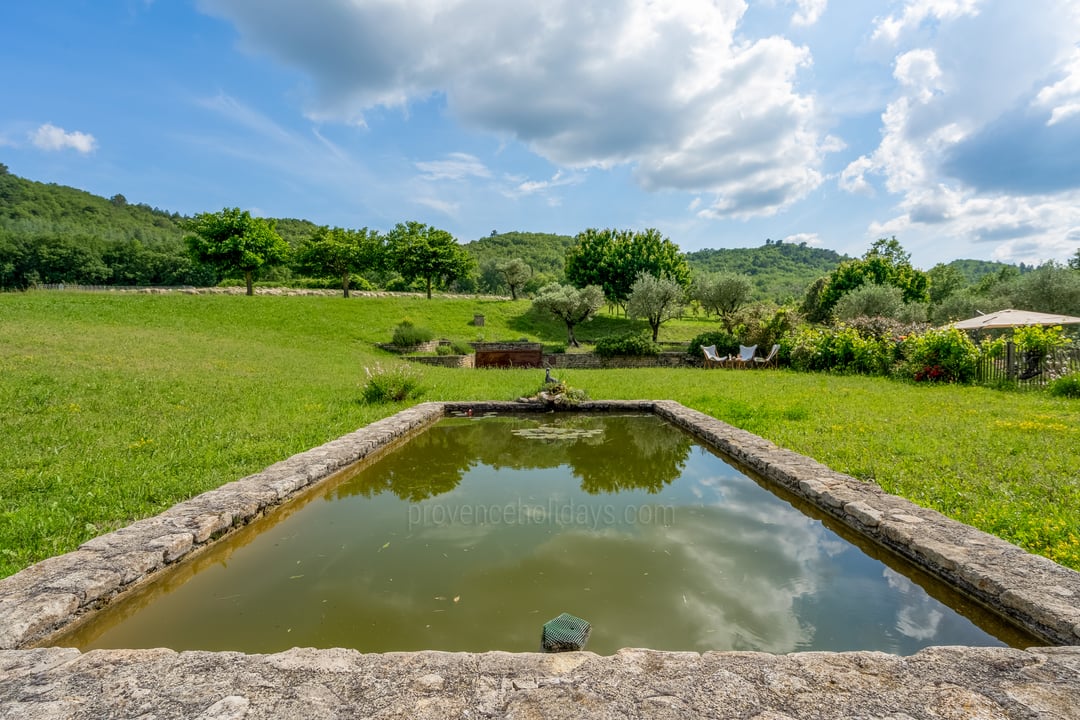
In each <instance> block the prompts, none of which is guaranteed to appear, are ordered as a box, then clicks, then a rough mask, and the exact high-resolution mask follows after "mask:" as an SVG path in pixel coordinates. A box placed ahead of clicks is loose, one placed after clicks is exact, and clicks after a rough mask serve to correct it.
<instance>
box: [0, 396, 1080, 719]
mask: <svg viewBox="0 0 1080 720" xmlns="http://www.w3.org/2000/svg"><path fill="white" fill-rule="evenodd" d="M469 409H471V410H473V412H474V413H475V412H486V411H496V412H510V411H515V412H521V411H526V410H544V411H546V410H549V409H551V408H549V407H547V406H543V405H539V404H535V403H484V402H480V403H424V404H421V405H417V406H415V407H413V408H410V409H408V410H405V411H403V412H401V413H399V414H397V415H395V416H393V417H390V418H386V419H384V420H381V421H378V422H375V423H372V424H371V425H369V426H367V427H364V428H361V429H360V430H357V431H356V432H354V433H350V434H348V435H345V436H343V437H341V438H338V439H337V440H334V441H332V442H329V443H327V444H325V445H323V446H320V447H318V448H314V449H312V450H309V451H307V452H305V453H301V454H299V455H295V456H293V457H291V458H289V459H287V460H284V461H282V462H279V463H276V464H274V465H272V466H270V467H269V468H267V469H266V470H264V471H262V472H260V473H256V474H255V475H251V476H248V477H246V478H243V479H241V480H237V481H235V482H232V483H229V484H227V485H224V486H222V487H220V488H217V489H215V490H211V491H209V492H207V493H203V494H202V495H199V496H197V497H195V498H192V499H191V500H188V501H186V502H183V503H180V504H178V505H176V506H174V507H172V508H170V509H169V510H167V511H166V512H164V513H162V514H160V515H158V516H155V517H152V518H147V519H145V520H141V521H138V522H136V523H134V524H132V525H130V526H128V527H126V528H122V529H120V530H117V531H115V532H112V533H108V534H106V535H102V536H100V537H98V538H95V539H93V540H91V541H89V542H87V543H85V544H83V545H82V546H81V547H80V548H79V549H78V550H76V551H75V552H72V553H68V554H66V555H61V556H58V557H54V558H50V559H48V560H45V561H42V562H40V563H38V564H36V565H33V566H31V567H29V568H26V569H25V570H23V571H21V572H19V573H17V574H15V575H13V576H11V577H8V578H5V579H3V580H0V717H35V718H53V717H55V718H61V717H62V718H70V717H95V718H96V717H113V716H125V717H127V716H131V717H134V716H146V717H150V716H153V717H157V718H173V717H195V716H199V717H203V718H241V717H244V718H256V717H258V718H261V717H298V718H299V717H303V718H324V717H325V718H330V717H353V716H374V717H399V716H405V717H439V718H441V717H449V716H451V715H453V716H459V717H490V716H500V717H502V716H508V715H513V716H523V717H525V716H536V717H541V716H543V717H598V718H600V717H603V718H607V717H648V718H652V717H679V718H682V717H692V716H702V715H708V716H715V717H720V716H731V717H760V718H783V717H815V718H817V717H841V716H863V717H865V716H875V717H885V716H891V717H895V718H907V717H914V718H922V717H927V718H930V717H969V716H973V715H974V716H980V717H1061V718H1076V717H1080V647H1076V646H1080V573H1076V572H1074V571H1072V570H1069V569H1067V568H1064V567H1061V566H1059V565H1056V564H1055V563H1053V562H1051V561H1049V560H1046V559H1045V558H1041V557H1038V556H1034V555H1030V554H1028V553H1026V552H1024V551H1023V550H1021V549H1020V548H1018V547H1016V546H1013V545H1010V544H1009V543H1007V542H1005V541H1004V540H1001V539H999V538H996V537H994V536H991V535H987V534H986V533H983V532H980V531H978V530H975V529H974V528H971V527H968V526H966V525H963V524H961V523H958V522H956V521H954V520H950V519H948V518H946V517H944V516H942V515H940V514H939V513H936V512H933V511H930V510H926V509H923V508H920V507H918V506H916V505H914V504H912V503H910V502H908V501H907V500H904V499H902V498H899V497H896V496H893V495H888V494H886V493H885V492H884V491H882V490H881V489H880V488H879V487H877V486H876V485H873V484H869V483H864V482H860V481H858V480H856V479H854V478H851V477H849V476H846V475H842V474H840V473H837V472H835V471H833V470H831V469H829V468H828V467H826V466H824V465H822V464H820V463H818V462H816V461H814V460H812V459H810V458H807V457H805V456H802V455H798V454H796V453H793V452H791V451H788V450H784V449H782V448H779V447H777V446H775V445H774V444H772V443H770V442H768V441H767V440H764V439H763V438H760V437H757V436H755V435H753V434H751V433H748V432H745V431H743V430H739V429H738V428H734V427H732V426H730V425H727V424H725V423H723V422H721V421H719V420H716V419H715V418H712V417H709V416H707V415H704V414H702V413H699V412H697V411H694V410H690V409H688V408H686V407H683V406H682V405H679V404H678V403H675V402H671V401H655V402H654V401H632V402H587V403H582V404H580V405H578V406H576V407H575V408H572V409H575V410H582V411H594V412H595V411H616V412H627V411H649V412H655V413H657V414H658V415H660V416H662V417H664V418H665V419H667V420H668V421H670V422H672V423H674V424H676V425H678V426H679V427H682V428H684V429H686V430H687V431H689V432H691V433H692V434H694V435H695V436H697V437H698V438H699V439H700V440H702V441H703V442H704V443H706V444H707V445H709V446H711V447H713V448H715V449H716V450H717V451H719V452H720V453H722V454H724V455H727V456H729V457H731V458H732V459H733V461H734V462H736V463H739V464H741V465H743V466H745V467H746V468H747V469H748V470H749V471H751V472H753V473H755V474H757V475H759V476H760V477H761V478H763V479H764V480H766V481H767V482H771V483H775V484H776V485H778V486H780V487H782V488H783V489H784V490H786V491H787V492H790V493H792V494H794V495H796V496H798V497H800V498H803V499H805V500H806V501H807V502H810V503H812V504H813V505H815V506H816V507H818V508H820V509H821V510H822V511H824V512H825V513H827V514H829V515H831V516H832V517H834V518H836V519H837V520H838V521H840V522H842V523H844V524H846V525H847V526H849V527H851V528H852V529H854V530H856V531H858V532H859V533H861V534H862V535H863V536H865V537H867V538H869V539H870V540H872V541H873V542H876V543H878V544H880V545H882V546H884V547H887V548H889V549H891V550H892V551H894V552H897V553H899V554H901V555H903V556H905V557H907V558H908V559H910V560H911V561H912V562H914V563H916V564H918V565H919V566H921V567H922V568H924V569H926V570H927V571H929V572H930V573H932V574H934V575H936V576H938V577H940V578H943V579H945V580H947V581H949V582H950V583H952V584H953V585H955V586H956V587H958V588H959V589H960V590H961V591H962V592H964V593H966V594H967V595H969V596H970V597H971V598H973V599H975V600H977V601H978V602H979V603H981V604H983V605H984V606H986V607H989V608H991V609H993V610H995V611H996V612H998V613H1000V614H1003V615H1005V616H1007V617H1009V618H1011V619H1013V620H1014V621H1015V622H1016V623H1017V624H1019V625H1021V626H1023V627H1025V628H1027V629H1028V630H1029V631H1030V632H1032V633H1034V634H1035V635H1037V636H1039V637H1043V638H1045V639H1046V641H1047V642H1049V643H1053V644H1060V645H1068V646H1073V647H1067V648H1056V649H1037V650H1029V651H1026V652H1025V651H1020V650H1007V649H987V648H981V649H980V648H931V649H928V650H925V651H923V652H921V653H918V654H917V655H915V656H913V657H911V658H898V657H895V656H891V655H887V654H884V653H840V654H836V653H808V654H793V655H787V656H780V657H777V656H772V655H767V654H761V653H705V654H703V655H699V654H697V653H661V652H654V651H639V650H634V651H623V652H621V653H619V654H617V655H615V656H612V657H606V658H601V657H597V656H595V655H593V654H591V653H569V654H565V655H556V656H537V655H533V654H528V653H526V654H516V655H515V654H507V653H485V654H481V655H477V654H470V653H388V654H381V655H362V654H359V653H356V652H354V651H349V650H318V651H315V650H294V651H290V652H286V653H280V654H277V655H267V656H258V655H252V656H248V655H243V654H241V653H209V652H194V653H193V652H185V653H174V652H172V651H167V650H144V651H133V650H114V651H94V652H90V653H85V654H83V653H79V652H78V651H76V650H67V649H57V648H48V649H37V650H26V649H18V648H28V647H31V646H33V645H34V644H36V643H40V642H45V641H47V638H48V636H50V635H51V634H52V633H54V632H55V631H57V630H58V629H60V628H63V627H64V626H66V625H68V624H69V623H71V622H72V621H73V620H75V619H77V618H79V617H80V616H81V615H83V614H85V613H88V612H92V611H93V610H94V609H96V608H98V607H100V606H102V605H103V604H106V603H108V602H109V601H110V600H111V599H112V598H113V597H114V596H116V595H117V594H118V593H120V592H123V591H124V590H126V589H129V588H131V587H134V586H136V585H139V584H141V583H143V582H148V581H152V580H153V578H154V576H155V574H156V573H157V572H158V571H159V570H161V569H163V568H164V567H166V566H167V565H170V564H172V563H175V562H178V561H179V560H181V559H183V558H184V557H186V556H188V555H190V554H191V553H193V552H196V551H198V550H199V549H200V548H202V547H205V546H206V545H207V544H208V543H210V542H212V541H213V540H214V539H216V538H217V537H219V536H221V535H223V534H225V533H228V532H230V531H231V530H232V529H234V528H236V527H239V526H241V525H243V524H245V523H247V522H250V521H251V520H253V519H254V518H256V517H258V516H260V515H261V514H262V513H263V512H265V511H268V510H269V509H271V508H272V507H273V506H275V505H278V504H280V503H282V502H285V501H286V500H288V499H289V498H290V497H292V496H294V495H296V494H297V493H299V492H302V491H304V490H305V489H306V488H308V487H310V486H311V485H312V484H314V483H318V482H320V481H322V480H324V479H327V478H329V477H331V476H332V475H333V474H334V473H335V472H336V471H338V470H341V469H343V468H344V467H346V466H348V465H350V464H352V463H353V462H355V461H356V460H359V459H361V458H364V457H366V456H369V455H371V454H372V453H374V452H376V451H378V450H380V449H382V448H385V447H388V446H391V445H393V444H394V443H396V442H398V441H400V440H402V439H403V438H405V437H407V436H409V435H410V434H412V433H415V432H417V431H419V430H421V429H423V428H425V427H427V426H428V425H429V424H431V423H433V422H435V421H436V420H438V419H439V418H441V417H443V416H444V414H445V413H448V412H455V411H459V412H460V411H464V410H469Z"/></svg>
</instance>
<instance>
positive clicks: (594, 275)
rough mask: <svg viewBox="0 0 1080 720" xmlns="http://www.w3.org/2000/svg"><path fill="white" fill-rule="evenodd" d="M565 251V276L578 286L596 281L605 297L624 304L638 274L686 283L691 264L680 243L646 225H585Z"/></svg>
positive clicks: (688, 282) (617, 303) (681, 284)
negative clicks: (616, 227) (626, 227)
mask: <svg viewBox="0 0 1080 720" xmlns="http://www.w3.org/2000/svg"><path fill="white" fill-rule="evenodd" d="M574 240H575V244H574V245H572V246H571V247H570V249H569V250H567V252H566V278H567V280H569V281H570V282H571V283H573V284H574V285H576V286H578V287H585V286H586V285H599V286H600V287H601V288H602V289H603V291H604V296H605V297H606V298H607V299H608V301H610V302H612V303H614V304H615V305H619V306H624V305H625V304H626V300H627V298H629V297H630V288H631V286H632V285H633V284H634V281H635V279H636V278H637V276H638V275H640V274H641V273H643V272H645V273H648V274H650V275H653V276H655V277H667V278H670V279H671V280H673V281H675V282H676V283H678V284H679V286H680V287H684V288H685V287H687V286H688V285H689V284H690V265H689V264H687V262H686V257H685V256H684V255H683V254H682V253H681V252H680V251H679V246H678V245H676V244H675V243H673V242H672V241H671V240H669V239H668V238H666V237H664V236H663V235H661V234H660V231H659V230H656V229H654V228H649V229H648V230H644V231H641V232H633V231H631V230H610V229H609V230H595V229H592V228H590V229H588V230H585V231H583V232H580V233H578V235H577V236H576V237H575V238H574Z"/></svg>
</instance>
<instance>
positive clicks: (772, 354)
mask: <svg viewBox="0 0 1080 720" xmlns="http://www.w3.org/2000/svg"><path fill="white" fill-rule="evenodd" d="M778 352H780V343H777V344H775V345H773V346H772V348H771V349H770V350H769V354H768V355H766V356H765V357H763V358H761V357H757V356H756V355H755V356H754V367H769V366H770V365H772V366H773V367H776V353H778Z"/></svg>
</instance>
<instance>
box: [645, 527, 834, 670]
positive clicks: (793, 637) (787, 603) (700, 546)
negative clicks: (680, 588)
mask: <svg viewBox="0 0 1080 720" xmlns="http://www.w3.org/2000/svg"><path fill="white" fill-rule="evenodd" d="M735 512H736V513H738V512H739V511H738V510H736V511H735ZM800 517H802V519H803V520H807V518H805V516H801V514H800ZM784 519H785V520H786V521H788V522H785V523H784V529H783V530H782V531H780V532H774V531H770V530H768V529H767V528H765V529H763V528H758V529H755V528H754V523H748V522H745V521H739V522H737V523H732V522H730V521H731V520H732V518H731V517H730V516H729V514H728V513H727V512H724V513H723V514H715V513H705V514H703V515H700V516H698V517H693V518H690V517H687V518H685V519H684V518H680V520H679V522H678V523H677V525H676V526H675V527H672V528H669V529H666V530H665V529H661V528H650V529H649V530H650V531H651V533H650V534H653V535H662V537H656V538H647V541H648V542H658V543H665V544H668V545H670V546H672V548H673V550H674V549H675V548H676V547H677V548H678V554H677V556H676V557H677V559H678V560H682V561H683V563H682V564H683V567H684V572H683V574H684V576H685V586H686V588H687V592H686V594H685V599H684V600H683V608H682V612H685V613H687V614H689V615H692V616H694V618H695V619H694V625H696V627H697V628H698V631H697V632H698V636H697V648H698V649H711V648H715V649H752V650H761V651H766V652H774V653H783V652H790V651H792V650H795V649H796V648H797V647H798V646H800V645H804V644H806V643H807V642H808V641H809V640H810V638H811V637H812V636H813V633H814V629H813V628H812V627H807V626H803V625H801V624H800V622H799V619H798V618H797V617H796V615H795V611H794V601H795V598H797V597H799V596H801V595H804V594H808V593H813V592H815V591H816V589H817V581H816V580H815V575H816V570H815V569H814V568H813V565H814V564H815V563H816V562H817V561H818V559H819V557H820V555H821V553H820V539H821V538H820V534H818V533H815V532H813V527H812V526H811V525H810V524H809V523H806V522H801V521H799V520H798V519H797V518H784ZM733 530H734V532H733Z"/></svg>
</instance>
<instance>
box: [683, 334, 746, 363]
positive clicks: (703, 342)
mask: <svg viewBox="0 0 1080 720" xmlns="http://www.w3.org/2000/svg"><path fill="white" fill-rule="evenodd" d="M709 345H715V346H716V352H717V354H719V355H721V356H724V355H734V354H736V353H737V352H739V339H738V338H737V337H735V336H734V335H732V334H731V333H729V332H724V331H722V330H721V331H718V332H707V333H702V334H701V335H698V336H697V337H696V338H694V339H693V340H691V341H690V347H689V348H687V350H686V352H687V354H689V355H690V356H691V357H696V358H700V357H704V353H703V352H701V348H703V347H708V346H709Z"/></svg>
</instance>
